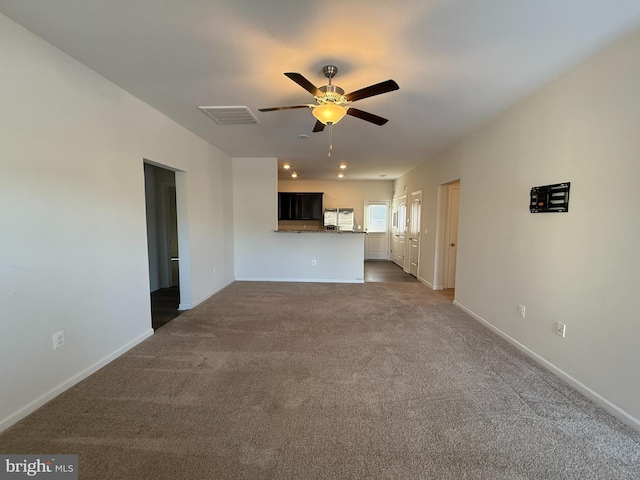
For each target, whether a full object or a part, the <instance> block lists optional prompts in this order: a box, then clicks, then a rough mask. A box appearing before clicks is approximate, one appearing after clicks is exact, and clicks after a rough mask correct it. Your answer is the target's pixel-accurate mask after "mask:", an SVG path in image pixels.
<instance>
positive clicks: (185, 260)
mask: <svg viewBox="0 0 640 480" xmlns="http://www.w3.org/2000/svg"><path fill="white" fill-rule="evenodd" d="M142 160H143V162H142V163H143V166H144V164H145V163H146V164H149V165H152V166H154V167H158V168H163V169H165V170H170V171H172V172H174V173H175V188H176V217H177V222H178V258H179V260H178V262H179V266H178V278H179V288H180V304H179V306H178V309H179V310H189V309H190V308H192V292H191V261H190V259H191V253H190V245H189V224H188V212H187V172H185V171H183V170H178V169H177V168H173V167H170V166H168V165H164V164H162V163H159V162H154V161H153V160H149V159H148V158H143V159H142ZM142 188H143V191H144V189H145V185H144V180H143V185H142ZM161 208H163V209H165V208H166V204H165V203H164V202H163V205H161ZM144 218H145V222H146V214H145V217H144ZM145 229H146V225H145ZM148 241H149V239H147V242H148ZM147 261H148V256H147ZM169 263H170V261H169Z"/></svg>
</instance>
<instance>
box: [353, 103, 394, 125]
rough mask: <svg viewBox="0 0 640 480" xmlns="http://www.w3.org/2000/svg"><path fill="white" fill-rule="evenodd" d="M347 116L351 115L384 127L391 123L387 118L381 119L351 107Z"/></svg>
mask: <svg viewBox="0 0 640 480" xmlns="http://www.w3.org/2000/svg"><path fill="white" fill-rule="evenodd" d="M347 115H351V116H352V117H356V118H359V119H361V120H366V121H367V122H371V123H375V124H376V125H384V124H385V123H387V122H388V121H389V120H388V119H386V118H382V117H379V116H378V115H374V114H373V113H369V112H363V111H362V110H358V109H357V108H353V107H349V110H347Z"/></svg>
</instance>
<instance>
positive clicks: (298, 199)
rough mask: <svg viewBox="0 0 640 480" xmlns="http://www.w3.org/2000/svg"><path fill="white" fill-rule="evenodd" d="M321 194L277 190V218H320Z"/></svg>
mask: <svg viewBox="0 0 640 480" xmlns="http://www.w3.org/2000/svg"><path fill="white" fill-rule="evenodd" d="M322 195H323V194H322V193H299V192H278V220H322Z"/></svg>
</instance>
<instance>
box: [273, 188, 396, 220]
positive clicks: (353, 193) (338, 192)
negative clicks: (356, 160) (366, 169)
mask: <svg viewBox="0 0 640 480" xmlns="http://www.w3.org/2000/svg"><path fill="white" fill-rule="evenodd" d="M278 191H279V192H323V193H324V197H323V205H322V206H323V208H351V207H352V208H353V213H354V216H355V221H356V224H357V225H360V226H362V227H363V228H364V202H365V200H389V201H391V197H392V196H393V180H369V181H366V180H335V181H314V180H280V181H278Z"/></svg>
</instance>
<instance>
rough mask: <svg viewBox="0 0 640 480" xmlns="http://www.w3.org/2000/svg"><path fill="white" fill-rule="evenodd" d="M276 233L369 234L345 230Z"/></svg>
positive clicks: (282, 231)
mask: <svg viewBox="0 0 640 480" xmlns="http://www.w3.org/2000/svg"><path fill="white" fill-rule="evenodd" d="M274 232H276V233H330V234H339V235H345V234H354V233H358V234H362V233H367V232H362V231H345V230H274Z"/></svg>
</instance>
